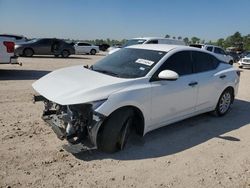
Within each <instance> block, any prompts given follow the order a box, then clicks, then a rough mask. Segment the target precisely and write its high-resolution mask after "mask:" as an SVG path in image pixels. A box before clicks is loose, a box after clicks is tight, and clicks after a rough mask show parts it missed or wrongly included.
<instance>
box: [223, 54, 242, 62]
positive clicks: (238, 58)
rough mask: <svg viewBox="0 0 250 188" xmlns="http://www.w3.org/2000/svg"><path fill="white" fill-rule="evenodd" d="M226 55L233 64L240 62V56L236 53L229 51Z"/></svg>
mask: <svg viewBox="0 0 250 188" xmlns="http://www.w3.org/2000/svg"><path fill="white" fill-rule="evenodd" d="M226 53H227V54H228V55H230V56H231V57H232V58H233V62H234V63H237V62H238V61H239V60H240V56H239V54H237V53H236V52H232V51H231V52H226Z"/></svg>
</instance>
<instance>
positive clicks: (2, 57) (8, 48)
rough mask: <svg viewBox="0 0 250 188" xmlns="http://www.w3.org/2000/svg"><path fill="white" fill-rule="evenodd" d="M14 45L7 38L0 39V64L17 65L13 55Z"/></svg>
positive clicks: (11, 40)
mask: <svg viewBox="0 0 250 188" xmlns="http://www.w3.org/2000/svg"><path fill="white" fill-rule="evenodd" d="M14 46H15V43H14V41H13V39H11V38H9V37H0V64H4V63H12V64H15V63H17V57H16V56H15V55H14Z"/></svg>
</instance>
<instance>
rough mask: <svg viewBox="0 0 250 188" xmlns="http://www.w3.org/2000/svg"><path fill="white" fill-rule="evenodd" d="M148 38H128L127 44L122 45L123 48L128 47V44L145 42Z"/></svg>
mask: <svg viewBox="0 0 250 188" xmlns="http://www.w3.org/2000/svg"><path fill="white" fill-rule="evenodd" d="M145 41H146V40H144V39H131V40H128V41H127V42H126V43H125V44H123V45H122V48H124V47H127V46H132V45H136V44H143V43H144V42H145Z"/></svg>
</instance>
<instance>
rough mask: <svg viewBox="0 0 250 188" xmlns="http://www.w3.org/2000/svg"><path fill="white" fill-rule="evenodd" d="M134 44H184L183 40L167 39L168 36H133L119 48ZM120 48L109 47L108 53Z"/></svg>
mask: <svg viewBox="0 0 250 188" xmlns="http://www.w3.org/2000/svg"><path fill="white" fill-rule="evenodd" d="M136 44H172V45H185V42H184V41H182V40H176V39H169V38H161V37H141V38H133V39H130V40H127V42H126V43H125V44H124V45H122V46H121V48H124V47H127V46H132V45H136ZM119 49H120V48H111V49H109V54H112V53H114V52H116V51H118V50H119Z"/></svg>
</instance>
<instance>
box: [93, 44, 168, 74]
mask: <svg viewBox="0 0 250 188" xmlns="http://www.w3.org/2000/svg"><path fill="white" fill-rule="evenodd" d="M165 54H166V52H162V51H154V50H145V49H134V48H123V49H121V50H119V51H117V52H115V53H113V54H110V55H108V56H107V57H105V58H103V59H102V60H100V61H99V62H97V63H96V64H94V65H93V66H91V69H92V70H94V71H97V72H101V73H103V74H108V75H111V76H115V77H121V78H139V77H143V76H145V75H146V74H147V73H148V72H149V71H150V70H151V69H152V68H153V67H154V66H155V65H156V64H157V62H158V61H159V60H160V59H161V58H162V57H163V56H164V55H165Z"/></svg>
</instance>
